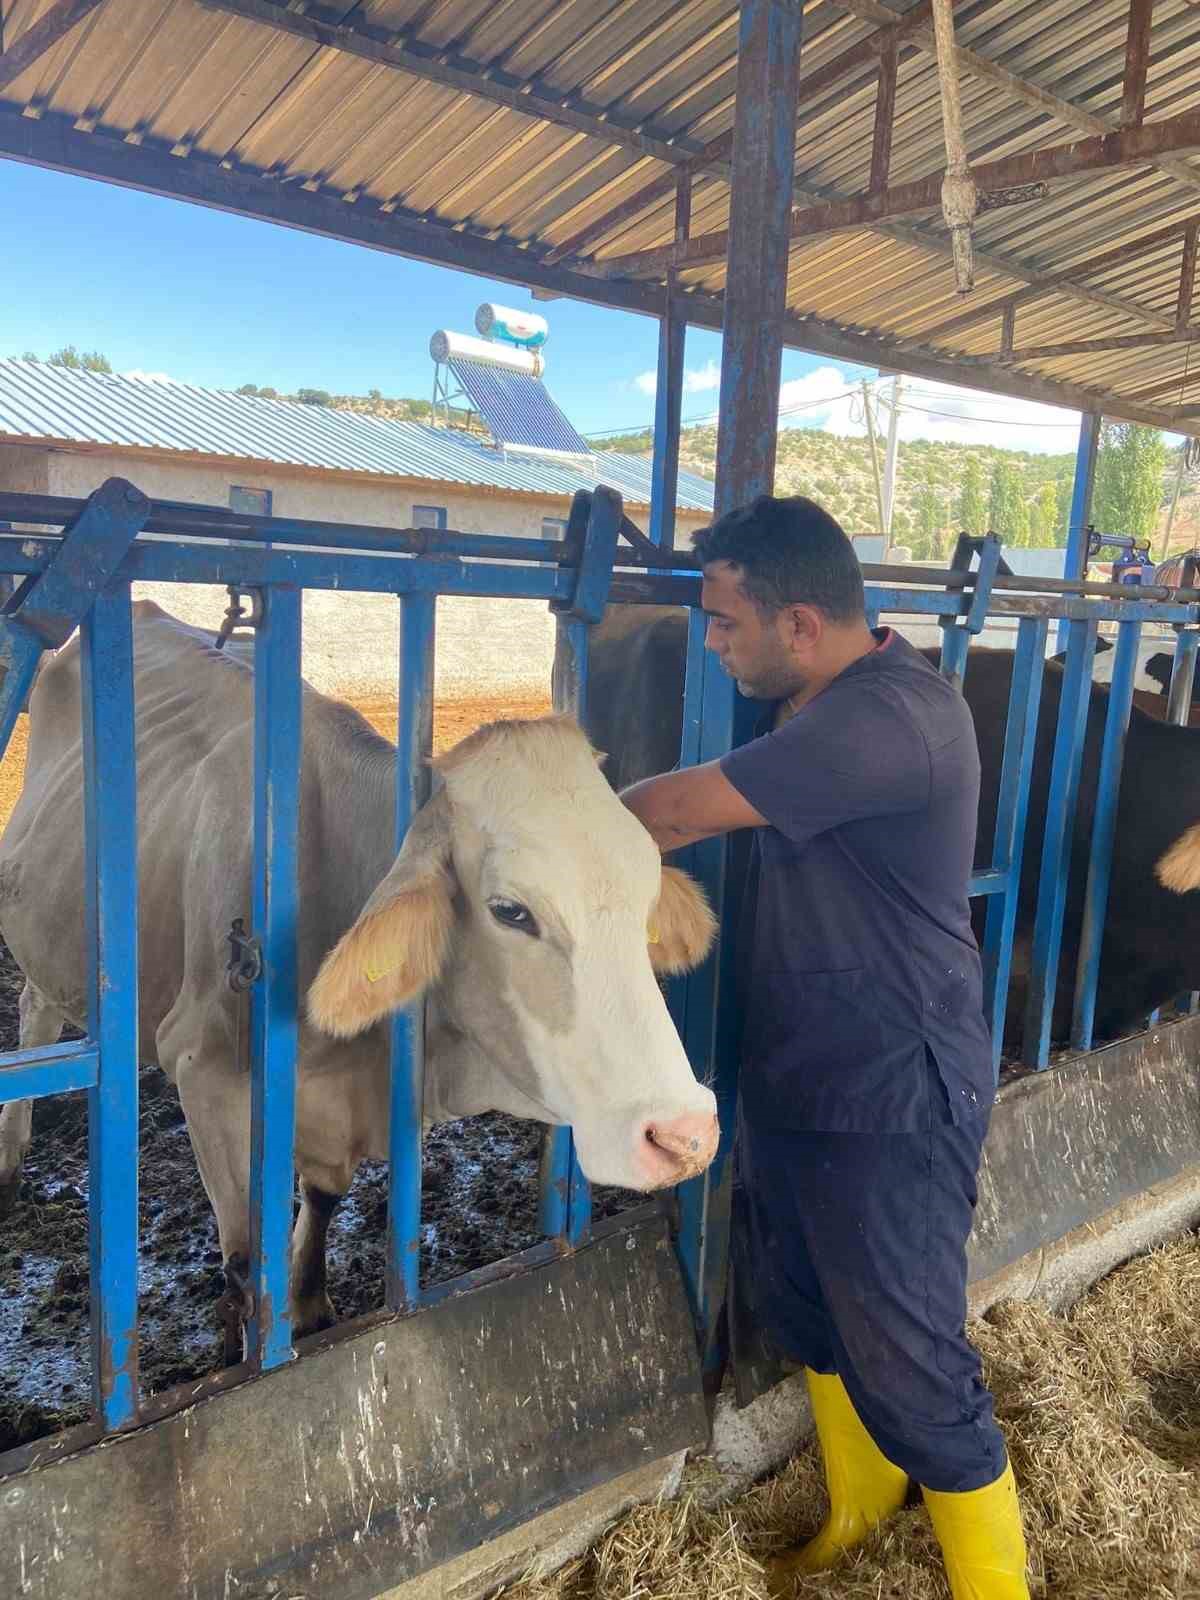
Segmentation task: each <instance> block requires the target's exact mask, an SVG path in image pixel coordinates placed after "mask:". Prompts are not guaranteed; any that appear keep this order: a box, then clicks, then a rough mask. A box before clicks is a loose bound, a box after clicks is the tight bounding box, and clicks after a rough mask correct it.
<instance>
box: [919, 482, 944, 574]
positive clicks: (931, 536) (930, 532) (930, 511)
mask: <svg viewBox="0 0 1200 1600" xmlns="http://www.w3.org/2000/svg"><path fill="white" fill-rule="evenodd" d="M941 530H942V502H941V498H940V496H939V495H938V492H937V489H936V488H935V487H934V485H933V483H932V481H931V480H930V479H929V478H925V479H924V480H923V482H922V483H921V484H920V486H919V488H918V489H917V496H916V501H915V503H914V517H913V533H912V553H913V558H914V560H917V561H927V560H929V558H930V557H931V556H936V555H937V554H938V553H939V551H940V549H941Z"/></svg>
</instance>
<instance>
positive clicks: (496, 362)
mask: <svg viewBox="0 0 1200 1600" xmlns="http://www.w3.org/2000/svg"><path fill="white" fill-rule="evenodd" d="M429 354H430V355H431V356H432V357H433V359H434V360H435V361H482V362H485V363H486V364H487V365H488V366H492V367H501V368H503V369H504V371H506V372H523V373H525V374H526V376H527V377H530V378H540V377H541V375H542V370H543V366H544V363H543V361H542V358H541V356H540V355H538V353H537V351H536V350H518V349H514V348H512V346H510V345H503V344H493V343H492V342H491V340H489V339H476V338H474V337H473V336H472V335H471V334H469V333H451V332H450V331H449V330H448V329H446V328H439V329H438V331H437V332H436V333H435V334H434V336H433V338H432V339H430V341H429Z"/></svg>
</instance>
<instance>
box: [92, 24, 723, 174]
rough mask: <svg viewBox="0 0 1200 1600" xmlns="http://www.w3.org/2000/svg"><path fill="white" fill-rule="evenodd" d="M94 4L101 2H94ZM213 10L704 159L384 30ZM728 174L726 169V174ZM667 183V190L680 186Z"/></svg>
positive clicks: (671, 158)
mask: <svg viewBox="0 0 1200 1600" xmlns="http://www.w3.org/2000/svg"><path fill="white" fill-rule="evenodd" d="M93 3H96V0H93ZM199 3H200V4H201V5H202V6H204V7H205V8H206V9H207V10H209V11H220V12H223V13H225V14H227V15H229V16H232V17H239V18H241V20H242V21H244V22H255V23H259V24H261V25H262V26H263V27H267V28H273V29H274V30H275V31H276V32H277V33H286V34H291V35H292V36H293V37H294V38H297V39H304V40H307V41H308V42H309V43H310V44H315V45H319V46H321V47H323V48H324V49H327V50H340V51H341V52H342V53H343V54H345V55H350V56H355V57H357V58H358V59H359V60H361V61H369V62H371V64H372V65H373V66H377V67H390V68H392V69H393V70H395V71H397V72H405V73H407V74H408V75H409V76H410V77H413V78H421V79H423V80H424V81H425V82H427V83H437V84H441V85H442V86H443V87H444V88H447V89H453V90H455V91H456V92H457V93H459V94H469V95H474V96H475V97H476V98H477V99H480V100H490V101H491V102H493V104H495V105H499V106H505V107H507V109H508V110H509V111H516V112H518V113H519V114H520V115H521V116H523V117H533V118H534V119H535V120H538V121H541V122H549V123H553V124H554V125H555V126H556V127H560V128H571V129H572V130H573V131H574V132H576V133H584V134H588V135H589V136H590V137H591V138H593V139H602V140H603V141H604V142H605V143H606V144H614V145H620V146H622V147H623V148H625V149H627V150H633V151H636V152H637V154H639V155H643V156H652V157H654V159H655V160H656V161H667V162H670V163H671V164H672V165H674V166H681V165H684V164H686V163H687V162H689V161H690V160H691V159H692V158H693V157H695V156H697V155H702V154H703V153H704V147H703V146H702V145H700V144H698V143H697V142H696V141H695V140H686V139H673V138H668V137H666V136H663V137H656V136H655V135H654V134H651V133H643V132H642V131H641V130H640V129H639V128H636V127H631V126H629V125H627V124H625V123H622V122H617V121H613V120H612V119H611V118H610V117H609V116H608V115H607V113H606V111H605V109H604V107H602V106H591V105H587V104H586V103H585V102H583V101H576V102H574V104H568V103H567V100H566V98H565V97H564V96H562V95H558V96H551V95H550V94H548V93H546V92H545V91H544V90H543V91H539V89H538V88H537V87H536V86H535V85H532V84H527V83H522V82H521V80H519V79H517V78H514V77H512V76H510V75H508V74H501V73H499V72H495V71H490V70H489V69H487V68H485V67H483V66H480V65H478V64H477V63H474V62H472V63H470V64H463V65H459V66H452V65H450V64H449V63H448V62H446V61H444V60H443V59H442V56H441V55H440V54H435V53H434V52H432V51H425V50H417V49H414V48H413V47H412V46H409V45H400V44H393V43H391V42H390V41H389V39H388V38H387V36H386V35H385V33H384V32H383V30H381V29H368V28H362V27H360V28H351V27H347V26H345V25H344V24H342V23H339V22H325V21H322V20H321V19H320V18H319V17H318V16H315V15H314V14H313V13H311V12H307V13H302V12H297V11H289V10H287V8H286V7H285V6H283V5H279V4H276V3H275V0H199ZM724 170H727V168H726V169H724ZM674 181H675V180H674V178H673V177H668V179H667V185H668V190H669V189H670V186H671V185H672V184H673V183H674Z"/></svg>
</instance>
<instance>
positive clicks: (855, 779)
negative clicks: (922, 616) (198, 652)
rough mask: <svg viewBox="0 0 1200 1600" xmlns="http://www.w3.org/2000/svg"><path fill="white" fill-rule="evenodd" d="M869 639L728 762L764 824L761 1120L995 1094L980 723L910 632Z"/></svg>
mask: <svg viewBox="0 0 1200 1600" xmlns="http://www.w3.org/2000/svg"><path fill="white" fill-rule="evenodd" d="M876 639H877V640H878V641H879V642H878V645H877V648H876V649H874V650H873V651H870V652H868V653H867V654H866V655H865V656H863V657H862V658H861V659H859V660H858V661H856V662H854V663H853V664H852V665H851V666H849V667H848V668H847V669H846V670H845V671H844V672H843V673H841V674H840V675H839V676H838V677H837V678H835V679H834V681H833V682H832V683H831V684H830V685H829V687H828V688H826V689H824V690H822V692H821V693H820V694H819V695H817V696H816V698H815V699H813V700H812V701H810V702H809V704H808V705H806V706H804V707H803V708H802V709H801V710H800V711H799V712H798V713H797V714H796V715H795V716H793V717H792V718H791V720H790V721H788V722H786V723H784V724H783V726H782V727H780V728H778V729H777V730H775V731H774V732H767V733H764V734H762V735H761V736H760V737H758V738H755V739H753V740H752V741H751V742H750V743H749V744H745V745H742V746H740V747H739V748H738V749H736V750H732V751H730V752H729V754H728V755H726V756H725V757H723V759H722V761H721V769H722V771H723V772H724V774H725V776H726V777H727V778H728V779H729V781H730V783H732V784H733V785H734V787H735V788H736V789H738V790H739V791H740V793H741V794H742V795H744V796H745V798H746V799H747V800H748V801H749V802H750V804H751V805H752V806H753V807H754V809H755V810H756V811H757V812H758V813H759V814H760V815H761V816H763V817H764V818H765V819H766V821H767V823H768V824H769V826H767V827H765V828H758V829H756V830H755V846H756V848H755V860H754V863H753V865H752V868H751V884H750V889H751V893H750V895H749V897H748V900H747V907H748V912H749V915H750V917H751V919H752V931H751V934H750V948H749V950H748V951H746V952H745V953H746V954H747V955H748V956H749V966H748V970H746V969H745V965H744V964H743V965H744V972H745V979H744V992H743V999H744V1004H745V1013H746V1014H745V1032H744V1038H743V1054H742V1070H741V1095H742V1105H743V1114H745V1115H747V1116H750V1117H752V1118H753V1119H754V1120H755V1121H756V1122H759V1123H760V1124H761V1125H762V1126H764V1127H776V1128H791V1129H796V1130H807V1131H824V1132H847V1133H852V1132H863V1133H880V1132H889V1131H890V1132H897V1133H901V1132H903V1133H915V1132H919V1131H921V1130H923V1129H925V1128H928V1127H929V1126H930V1125H931V1122H937V1123H945V1122H946V1121H947V1120H950V1121H952V1122H954V1123H956V1124H957V1123H963V1122H965V1121H968V1120H970V1119H973V1118H975V1117H978V1116H981V1115H984V1116H985V1115H986V1114H987V1111H988V1108H989V1107H990V1106H991V1104H992V1099H993V1072H992V1053H991V1042H990V1039H989V1035H988V1030H987V1025H986V1023H985V1021H984V1017H983V993H982V974H981V968H980V960H979V951H978V947H977V946H976V943H975V938H974V934H973V933H972V929H971V913H970V904H969V900H968V894H967V888H968V879H969V877H970V874H971V870H972V865H973V860H974V853H975V830H976V819H977V813H978V804H979V751H978V747H977V745H976V741H975V728H974V724H973V722H972V719H971V713H970V711H969V709H968V707H967V704H966V702H965V700H964V699H963V698H962V696H961V695H960V694H959V693H958V691H957V690H956V689H955V688H954V687H953V686H952V685H951V684H950V683H948V682H947V681H946V679H945V678H943V677H942V676H941V675H940V673H938V672H936V671H935V670H934V668H933V667H932V666H930V664H929V663H928V662H927V661H926V660H925V658H924V657H923V656H922V655H921V654H920V653H919V652H918V651H917V650H915V649H914V648H913V647H912V645H910V644H909V643H908V641H907V640H906V639H904V638H902V637H901V636H900V635H899V634H897V633H895V632H893V631H892V630H891V629H888V628H883V629H880V630H878V631H877V633H876ZM755 880H757V882H755ZM755 890H756V892H755ZM930 1063H932V1064H933V1066H934V1067H935V1068H936V1073H933V1072H931V1071H930V1070H929V1067H930ZM939 1091H940V1092H939Z"/></svg>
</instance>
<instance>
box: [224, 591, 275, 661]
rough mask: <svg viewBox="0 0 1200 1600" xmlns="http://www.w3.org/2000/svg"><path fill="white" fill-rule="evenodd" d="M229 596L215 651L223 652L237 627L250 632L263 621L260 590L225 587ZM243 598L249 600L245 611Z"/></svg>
mask: <svg viewBox="0 0 1200 1600" xmlns="http://www.w3.org/2000/svg"><path fill="white" fill-rule="evenodd" d="M225 591H226V593H227V594H228V596H229V604H228V605H227V606H226V607H225V618H224V621H223V622H222V623H221V629H220V632H219V633H218V634H217V642H216V645H215V646H214V648H215V649H217V650H224V648H225V646H226V645H227V644H228V643H229V641H230V639H231V638H232V637H233V634H234V633H235V631H236V630H237V628H238V627H239V626H241V627H244V628H249V629H250V630H251V631H252V632H253V631H254V629H256V628H257V627H258V626H259V625H260V624H261V622H262V619H263V614H264V613H263V597H262V590H261V589H239V588H238V586H237V584H236V583H229V584H226V585H225ZM243 596H244V597H245V598H246V599H247V600H249V602H250V609H249V611H247V610H246V609H245V608H244V607H243V605H242V598H243Z"/></svg>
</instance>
